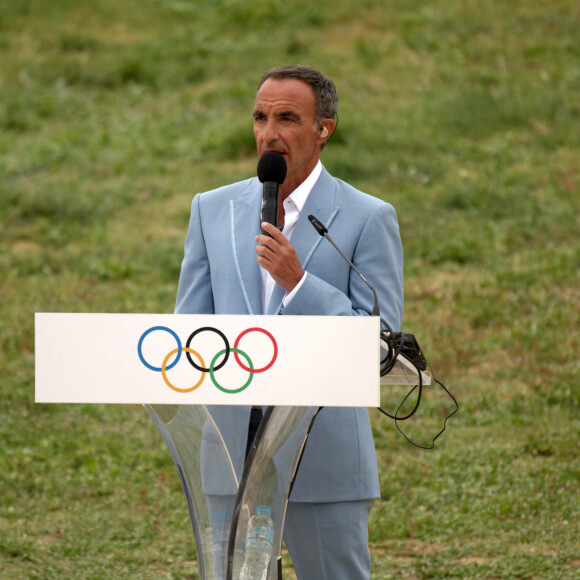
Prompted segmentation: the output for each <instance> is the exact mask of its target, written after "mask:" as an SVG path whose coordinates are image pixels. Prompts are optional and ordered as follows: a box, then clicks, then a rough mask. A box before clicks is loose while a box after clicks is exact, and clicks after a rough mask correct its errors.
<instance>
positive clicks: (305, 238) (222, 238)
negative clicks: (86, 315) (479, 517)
mask: <svg viewBox="0 0 580 580" xmlns="http://www.w3.org/2000/svg"><path fill="white" fill-rule="evenodd" d="M261 204H262V184H261V183H260V182H259V181H258V179H257V178H253V179H249V180H246V181H242V182H239V183H235V184H232V185H228V186H225V187H222V188H219V189H216V190H213V191H209V192H206V193H202V194H199V195H196V196H195V197H194V199H193V202H192V209H191V219H190V224H189V231H188V233H187V238H186V241H185V257H184V260H183V263H182V267H181V276H180V279H179V288H178V292H177V304H176V309H175V312H176V313H178V314H262V303H261V291H260V271H259V266H258V264H257V262H256V252H255V247H256V242H255V237H256V236H257V235H258V233H259V231H260V215H261ZM310 214H313V215H314V216H316V217H317V218H318V219H319V220H320V221H321V222H322V223H323V224H324V225H325V226H326V227H327V228H328V230H329V234H330V235H331V236H332V237H333V239H334V240H335V242H336V243H337V244H338V246H339V247H340V248H341V250H342V251H343V252H344V253H345V254H346V255H347V256H348V257H349V258H350V259H351V260H352V261H353V263H354V264H355V265H356V267H357V268H358V269H359V270H360V271H361V272H362V274H363V275H364V276H365V277H366V278H367V280H369V282H370V283H371V284H373V286H374V287H375V289H376V291H377V294H378V299H379V306H380V310H381V316H382V318H384V319H385V320H386V321H387V322H388V324H389V325H390V327H391V328H392V329H393V330H398V329H399V328H400V325H401V319H402V313H403V257H402V249H401V240H400V236H399V227H398V223H397V217H396V214H395V211H394V209H393V207H392V206H391V205H389V204H387V203H385V202H383V201H381V200H379V199H377V198H374V197H371V196H369V195H367V194H364V193H362V192H360V191H358V190H356V189H354V188H353V187H351V186H350V185H348V184H347V183H345V182H343V181H341V180H339V179H336V178H334V177H332V176H331V175H330V174H329V173H328V172H327V171H326V170H325V169H324V168H323V170H322V173H321V175H320V177H319V179H318V181H317V182H316V184H315V186H314V188H313V189H312V191H311V193H310V195H309V196H308V199H307V201H306V204H305V206H304V208H303V210H302V212H301V214H300V217H299V219H298V222H297V223H296V227H295V229H294V232H293V234H292V238H291V240H290V241H291V243H292V245H293V246H294V249H295V250H296V253H297V254H298V257H299V259H300V262H301V264H302V268H303V269H304V270H306V271H307V272H308V275H307V277H306V279H305V282H304V284H303V285H302V286H301V287H300V289H299V290H298V292H297V293H296V295H295V296H294V298H293V299H292V300H291V301H290V303H289V304H287V305H286V307H283V305H282V299H283V297H284V295H285V291H284V289H283V288H281V287H279V286H276V288H275V290H274V293H273V296H272V299H271V301H270V305H269V310H268V314H280V315H284V316H288V315H329V316H368V315H370V312H371V310H372V306H373V296H372V292H371V291H370V290H369V288H368V287H367V286H366V285H365V284H364V282H362V280H361V279H360V278H359V277H358V275H357V274H356V273H355V272H354V271H353V270H352V268H350V267H349V265H348V264H347V263H346V262H345V261H344V260H343V258H342V257H341V256H340V255H339V254H338V253H337V251H336V250H335V249H334V248H333V247H332V245H331V244H330V243H329V242H328V241H327V240H324V239H323V238H322V237H321V236H320V235H319V234H318V233H317V232H316V230H315V229H314V228H313V227H312V225H311V224H310V222H309V221H308V219H307V217H308V215H310ZM336 364H343V361H337V363H336ZM353 364H355V362H353ZM352 388H354V389H356V385H353V386H352ZM210 412H211V413H212V415H213V416H214V418H215V420H216V423H217V424H218V427H219V428H220V430H221V431H222V434H223V436H224V439H225V441H226V443H227V445H228V449H229V451H230V455H231V456H232V461H233V463H234V466H235V467H236V471H237V472H238V475H240V473H241V469H242V466H243V460H244V453H245V445H246V438H247V432H248V421H249V413H250V409H249V407H230V406H227V407H221V406H214V407H211V409H210ZM231 491H232V490H228V489H220V484H219V482H216V487H215V489H214V490H213V492H214V493H224V494H225V493H231ZM379 495H380V491H379V482H378V474H377V464H376V454H375V448H374V443H373V437H372V432H371V427H370V421H369V415H368V411H367V409H364V408H358V409H355V408H324V409H323V410H322V411H321V412H320V413H319V415H318V417H317V419H316V421H315V423H314V427H313V429H312V432H311V434H310V437H309V439H308V442H307V444H306V449H305V452H304V456H303V458H302V463H301V464H300V469H299V472H298V476H297V478H296V482H295V485H294V488H293V491H292V495H291V500H294V501H304V502H334V501H350V500H360V499H370V498H374V497H379Z"/></svg>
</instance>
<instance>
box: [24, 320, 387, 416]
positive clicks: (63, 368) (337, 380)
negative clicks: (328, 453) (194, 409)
mask: <svg viewBox="0 0 580 580" xmlns="http://www.w3.org/2000/svg"><path fill="white" fill-rule="evenodd" d="M35 324H36V328H35V331H36V335H35V346H36V402H37V403H139V404H142V403H149V404H182V405H183V404H186V405H189V404H191V405H232V404H233V405H291V406H338V407H340V406H360V407H377V406H379V405H380V390H379V389H380V385H379V378H380V377H379V358H380V343H379V319H378V317H355V316H345V317H334V316H226V315H218V316H215V315H214V316H211V315H185V314H178V315H176V314H70V313H66V314H57V313H37V314H36V317H35Z"/></svg>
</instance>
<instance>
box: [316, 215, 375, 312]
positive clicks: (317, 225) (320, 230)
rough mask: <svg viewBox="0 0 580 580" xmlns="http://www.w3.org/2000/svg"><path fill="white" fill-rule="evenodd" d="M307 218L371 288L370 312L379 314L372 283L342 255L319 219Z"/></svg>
mask: <svg viewBox="0 0 580 580" xmlns="http://www.w3.org/2000/svg"><path fill="white" fill-rule="evenodd" d="M308 220H309V221H310V223H311V224H312V225H313V226H314V229H315V230H316V231H317V232H318V233H319V234H320V235H321V236H322V237H324V238H326V239H327V240H328V241H329V242H330V243H331V244H332V245H333V246H334V247H335V249H336V250H337V252H338V253H339V254H340V255H341V256H342V257H343V258H344V259H345V260H346V261H347V263H348V264H349V266H350V267H351V268H352V269H353V270H354V271H355V272H356V273H357V274H358V275H359V276H360V279H361V280H362V281H363V282H364V283H365V284H366V285H367V286H368V287H369V288H370V289H371V291H372V293H373V296H374V299H375V303H374V304H373V309H372V312H371V314H372V315H373V316H380V315H381V313H380V310H379V300H378V298H377V292H376V290H375V289H374V288H373V286H372V284H371V283H370V282H369V281H368V280H367V279H366V278H365V277H364V276H363V275H362V274H361V273H360V272H359V271H358V268H357V267H356V266H355V265H354V264H353V263H352V262H351V261H350V260H349V259H348V258H347V257H346V256H345V255H344V253H343V252H342V250H341V249H340V248H339V247H338V246H337V245H336V244H335V243H334V240H333V239H332V238H331V237H330V236H329V235H328V230H327V229H326V226H325V225H324V224H323V223H322V222H321V221H320V220H319V219H317V218H315V217H314V216H313V215H309V216H308Z"/></svg>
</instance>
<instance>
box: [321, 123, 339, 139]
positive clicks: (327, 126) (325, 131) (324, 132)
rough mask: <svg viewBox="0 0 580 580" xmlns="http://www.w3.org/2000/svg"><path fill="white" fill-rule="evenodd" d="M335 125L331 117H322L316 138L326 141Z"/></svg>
mask: <svg viewBox="0 0 580 580" xmlns="http://www.w3.org/2000/svg"><path fill="white" fill-rule="evenodd" d="M335 127H336V124H335V122H334V121H333V120H332V119H323V120H322V121H321V122H320V125H319V129H318V131H319V133H318V138H319V139H320V140H322V141H326V140H327V139H328V138H329V137H330V136H331V135H332V133H333V132H334V128H335Z"/></svg>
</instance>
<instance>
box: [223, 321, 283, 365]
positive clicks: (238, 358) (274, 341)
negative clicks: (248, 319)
mask: <svg viewBox="0 0 580 580" xmlns="http://www.w3.org/2000/svg"><path fill="white" fill-rule="evenodd" d="M254 331H256V332H263V333H264V334H265V335H266V336H267V337H268V338H269V339H270V340H271V341H272V344H273V346H274V356H273V357H272V360H271V361H270V362H269V363H268V364H267V365H266V366H265V367H262V368H261V369H251V368H250V367H247V366H246V365H245V364H244V363H243V362H242V361H241V360H240V357H239V356H238V353H237V352H236V351H234V357H235V358H236V362H237V363H238V364H239V365H240V367H241V368H243V369H244V370H245V371H247V372H249V373H263V372H264V371H267V370H268V369H269V368H270V367H271V366H272V365H273V364H274V363H275V362H276V359H277V358H278V344H277V342H276V339H275V338H274V337H273V336H272V335H271V334H270V333H269V332H268V331H267V330H264V329H263V328H258V327H254V328H247V329H246V330H244V331H243V332H241V333H240V334H239V336H238V338H236V342H235V343H234V348H238V345H239V344H240V340H241V339H242V337H243V336H244V335H246V334H248V332H254Z"/></svg>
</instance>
